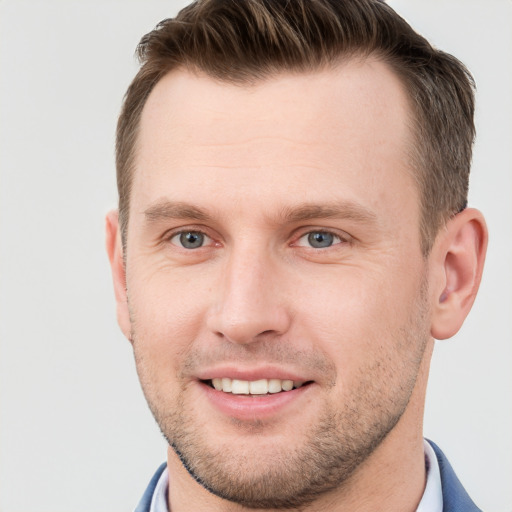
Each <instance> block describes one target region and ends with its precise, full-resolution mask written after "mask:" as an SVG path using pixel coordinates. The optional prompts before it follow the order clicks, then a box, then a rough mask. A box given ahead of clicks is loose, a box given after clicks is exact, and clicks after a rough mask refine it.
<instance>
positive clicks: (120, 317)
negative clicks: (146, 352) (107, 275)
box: [106, 210, 132, 341]
mask: <svg viewBox="0 0 512 512" xmlns="http://www.w3.org/2000/svg"><path fill="white" fill-rule="evenodd" d="M106 245H107V254H108V259H109V260H110V267H111V269H112V279H113V281H114V293H115V296H116V302H117V322H118V324H119V327H121V331H123V334H124V335H125V336H126V337H127V338H128V340H130V341H131V330H132V329H131V322H130V313H129V309H128V295H127V292H126V271H125V265H124V258H123V246H122V242H121V232H120V229H119V215H118V211H117V210H112V211H110V212H109V213H108V214H107V218H106Z"/></svg>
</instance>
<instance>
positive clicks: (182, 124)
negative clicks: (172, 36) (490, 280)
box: [107, 59, 487, 512]
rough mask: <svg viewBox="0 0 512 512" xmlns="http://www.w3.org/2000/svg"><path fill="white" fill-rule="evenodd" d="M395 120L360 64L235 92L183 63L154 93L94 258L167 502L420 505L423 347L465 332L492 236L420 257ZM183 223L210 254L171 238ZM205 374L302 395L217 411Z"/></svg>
mask: <svg viewBox="0 0 512 512" xmlns="http://www.w3.org/2000/svg"><path fill="white" fill-rule="evenodd" d="M410 125H411V120H410V111H409V106H408V103H407V97H406V94H405V92H404V91H403V88H402V85H401V83H400V82H399V80H398V79H397V78H396V77H395V76H394V74H393V73H392V72H391V71H390V70H389V69H388V68H387V67H386V65H384V64H382V63H380V62H378V61H376V60H371V59H367V60H365V61H362V62H361V61H351V62H347V63H344V64H343V65H340V66H339V67H337V68H336V69H328V70H321V71H318V72H315V73H311V74H307V75H306V74H304V75H291V74H282V75H279V76H276V77H274V78H272V79H269V80H266V81H264V82H261V83H259V84H256V85H253V86H250V87H240V86H234V85H229V84H224V83H219V82H215V81H213V80H211V79H210V78H208V77H206V76H203V75H200V74H195V75H194V74H191V73H189V72H187V71H184V70H176V71H173V72H171V73H170V74H168V75H167V76H165V77H164V78H163V79H162V80H161V81H160V82H159V83H158V84H157V85H156V87H155V89H154V90H153V92H152V93H151V95H150V97H149V99H148V101H147V104H146V106H145V108H144V111H143V115H142V120H141V129H140V135H139V140H138V148H137V157H136V170H135V175H134V183H133V191H132V195H131V199H130V200H131V206H130V217H129V224H128V234H127V250H126V254H123V251H122V247H121V242H120V236H119V226H118V224H117V215H116V212H112V213H111V214H110V215H109V216H108V218H107V248H108V252H109V256H110V260H111V263H112V269H113V275H114V285H115V290H116V298H117V301H118V320H119V323H120V326H121V328H122V330H123V332H124V333H125V335H126V336H127V337H128V338H129V339H130V341H131V342H132V344H133V349H134V353H135V358H136V363H137V370H138V373H139V377H140V380H141V384H142V387H143V390H144V393H145V395H146V398H147V400H148V403H149V405H150V407H151V410H152V412H153V414H154V415H155V417H156V419H157V421H158V423H159V425H160V427H161V429H162V431H163V433H164V435H165V436H166V438H167V439H168V441H169V443H170V445H174V447H175V450H174V449H172V448H170V449H169V452H168V468H169V472H170V481H171V485H170V491H169V503H170V507H171V509H172V510H173V512H180V511H184V510H191V509H192V510H212V511H217V510H219V511H220V510H224V511H238V510H246V509H248V508H252V509H266V510H271V509H272V510H280V509H285V508H288V509H294V510H304V511H305V510H318V511H319V510H332V511H335V510H358V511H363V510H368V511H370V510H377V509H378V510H381V511H386V510H389V511H391V510H394V511H396V510H404V511H406V510H410V511H414V510H415V509H416V507H417V505H418V503H419V501H420V499H421V496H422V493H423V490H424V485H425V467H424V459H423V446H422V442H423V441H422V417H423V404H424V399H425V389H426V383H427V376H428V366H429V362H430V356H431V353H432V347H433V337H437V338H446V337H449V336H451V335H453V334H454V333H455V332H456V331H457V330H458V328H459V327H460V325H461V324H462V321H463V320H464V318H465V316H466V314H467V313H468V311H469V309H470V307H471V304H472V302H473V300H474V296H475V294H476V291H477V288H478V284H479V281H480V276H481V272H482V265H483V259H484V254H485V246H486V240H487V238H486V230H485V224H484V221H483V218H482V216H481V214H480V213H479V212H477V211H476V210H465V211H464V212H462V213H461V214H459V215H457V216H456V217H455V218H453V219H451V220H450V221H449V222H448V223H447V225H446V227H445V228H443V230H442V231H441V233H440V234H439V236H438V238H437V239H436V241H435V244H434V247H433V249H432V251H431V253H430V255H429V257H428V258H424V257H423V256H422V254H421V245H420V233H419V220H420V211H419V195H418V194H419V193H418V190H417V189H416V187H415V185H414V180H413V178H412V177H411V172H412V170H411V168H410V163H409V161H408V158H407V148H408V147H409V144H411V143H412V134H411V132H410V128H409V126H410ZM187 231H189V232H190V231H191V232H194V233H202V234H204V235H205V238H204V245H202V246H200V247H198V248H195V249H187V248H184V247H183V246H181V245H180V240H182V238H180V233H183V232H187ZM310 233H317V234H318V233H324V234H325V233H330V234H332V235H333V237H332V245H330V246H327V247H323V248H316V247H312V246H311V244H310V238H308V234H310ZM324 236H325V235H324ZM123 258H124V261H125V263H124V261H123ZM218 375H225V376H226V377H231V376H232V375H233V376H240V378H247V380H254V379H256V378H262V377H267V378H271V377H273V376H275V375H277V376H280V375H287V376H290V375H293V378H294V379H296V380H301V381H307V382H308V385H307V386H304V387H303V388H301V389H300V390H299V391H298V392H297V391H294V392H290V393H294V394H290V395H288V396H290V397H292V398H290V399H288V400H287V401H286V403H285V404H284V405H282V404H281V405H279V404H278V405H277V406H275V407H274V406H273V405H272V404H275V403H274V402H272V400H274V398H268V397H266V398H263V400H264V401H265V400H266V402H259V403H260V404H261V403H268V404H269V407H268V408H267V409H265V408H258V406H256V404H255V407H252V406H251V403H252V402H250V401H248V400H247V397H233V395H230V396H229V397H228V402H229V403H228V407H227V409H226V408H223V407H222V406H219V400H218V394H219V393H220V392H215V393H217V395H215V396H213V395H214V394H215V393H212V390H211V388H209V387H208V386H207V385H206V384H205V383H204V382H203V381H204V380H205V379H208V378H212V377H213V376H218ZM281 378H284V377H281ZM212 397H213V398H212ZM237 400H239V401H238V402H236V401H237ZM254 400H261V398H255V399H254ZM233 404H235V405H233ZM236 404H240V411H238V410H236ZM272 407H274V408H272ZM178 454H179V455H180V456H181V459H182V460H183V461H184V462H185V465H186V466H188V468H187V469H188V470H187V469H185V465H184V464H183V463H182V460H180V457H179V456H178ZM191 473H192V475H193V476H192V475H191ZM198 480H199V482H198ZM208 489H209V490H208ZM226 498H227V499H226Z"/></svg>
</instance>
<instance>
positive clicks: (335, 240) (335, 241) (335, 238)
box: [166, 228, 350, 251]
mask: <svg viewBox="0 0 512 512" xmlns="http://www.w3.org/2000/svg"><path fill="white" fill-rule="evenodd" d="M186 234H197V235H200V236H203V237H204V240H203V243H202V244H201V245H200V246H198V247H184V245H183V244H182V243H181V242H178V241H176V242H174V241H173V240H174V239H176V238H177V237H181V236H183V235H186ZM312 235H323V236H327V237H332V243H331V244H330V245H327V246H325V247H314V246H312V244H311V239H309V240H308V242H307V243H305V244H302V243H300V242H301V240H303V239H304V240H305V239H306V238H307V237H311V236H312ZM349 238H350V237H348V236H342V235H340V234H338V233H335V232H333V231H329V230H327V229H310V230H308V231H306V232H303V233H302V234H301V235H300V236H299V237H298V238H295V241H294V242H292V243H291V244H290V246H291V247H305V248H307V249H313V250H325V249H329V248H331V247H333V246H336V245H339V244H343V243H348V242H349ZM166 240H167V241H168V242H170V243H171V244H173V245H175V246H176V247H179V248H181V249H184V250H187V251H191V250H194V249H201V248H205V247H207V246H208V245H211V243H212V242H213V241H214V239H213V238H212V237H211V236H209V235H208V234H206V233H205V232H204V231H203V230H202V229H197V228H195V229H194V228H191V229H181V230H180V231H174V232H172V233H170V234H168V235H167V236H166ZM321 242H322V241H321V240H320V241H319V243H321ZM216 245H219V244H216Z"/></svg>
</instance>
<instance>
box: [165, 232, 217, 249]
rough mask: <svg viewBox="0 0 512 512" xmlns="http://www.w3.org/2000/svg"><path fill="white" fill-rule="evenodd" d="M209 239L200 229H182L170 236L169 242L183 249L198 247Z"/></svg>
mask: <svg viewBox="0 0 512 512" xmlns="http://www.w3.org/2000/svg"><path fill="white" fill-rule="evenodd" d="M208 240H210V238H209V237H208V236H206V235H205V234H204V233H201V232H200V231H182V232H181V233H177V234H176V235H174V236H173V237H172V238H171V243H173V244H174V245H178V246H181V247H183V248H184V249H199V248H200V247H203V246H204V245H205V243H206V242H207V241H208Z"/></svg>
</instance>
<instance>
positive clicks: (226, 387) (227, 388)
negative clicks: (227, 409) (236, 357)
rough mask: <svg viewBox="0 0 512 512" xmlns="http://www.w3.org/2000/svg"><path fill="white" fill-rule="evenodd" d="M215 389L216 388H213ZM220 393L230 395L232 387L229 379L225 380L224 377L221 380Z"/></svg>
mask: <svg viewBox="0 0 512 512" xmlns="http://www.w3.org/2000/svg"><path fill="white" fill-rule="evenodd" d="M215 389H217V388H215ZM221 389H222V391H226V392H228V393H231V390H232V387H231V379H227V378H226V377H224V378H223V379H222V387H221Z"/></svg>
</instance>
